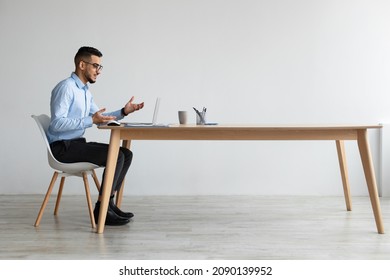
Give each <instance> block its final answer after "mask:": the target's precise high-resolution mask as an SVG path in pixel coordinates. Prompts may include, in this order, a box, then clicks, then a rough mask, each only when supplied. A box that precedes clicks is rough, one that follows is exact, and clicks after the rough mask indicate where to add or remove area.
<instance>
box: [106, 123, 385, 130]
mask: <svg viewBox="0 0 390 280" xmlns="http://www.w3.org/2000/svg"><path fill="white" fill-rule="evenodd" d="M382 127H383V125H382V124H217V125H197V124H169V125H165V126H163V125H161V126H126V123H122V124H121V125H120V126H107V125H100V126H98V128H100V129H132V130H134V129H167V128H169V129H172V128H173V129H183V130H186V129H191V130H192V129H197V130H205V129H206V130H214V129H217V130H218V129H223V130H225V129H232V130H235V129H238V130H239V129H256V130H262V129H264V130H269V129H276V130H297V129H298V130H316V129H320V130H323V129H335V130H338V129H341V130H342V129H375V128H376V129H378V128H382Z"/></svg>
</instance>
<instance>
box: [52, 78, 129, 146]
mask: <svg viewBox="0 0 390 280" xmlns="http://www.w3.org/2000/svg"><path fill="white" fill-rule="evenodd" d="M98 110H99V108H98V107H97V105H96V104H95V102H94V100H93V97H92V94H91V92H90V91H89V87H88V84H84V83H83V82H82V81H81V80H80V79H79V77H78V76H77V75H76V74H75V73H72V75H71V76H70V77H69V78H67V79H65V80H63V81H61V82H59V83H58V84H57V85H56V86H55V88H54V89H53V91H52V93H51V100H50V111H51V122H50V126H49V130H48V133H47V136H48V140H49V143H52V142H54V141H58V140H69V139H75V138H80V137H83V135H84V133H85V129H86V128H88V127H91V126H92V125H93V122H92V115H93V114H94V113H96V112H97V111H98ZM105 115H110V116H115V117H116V119H117V120H120V119H122V118H123V115H122V113H121V110H117V111H114V112H110V113H105Z"/></svg>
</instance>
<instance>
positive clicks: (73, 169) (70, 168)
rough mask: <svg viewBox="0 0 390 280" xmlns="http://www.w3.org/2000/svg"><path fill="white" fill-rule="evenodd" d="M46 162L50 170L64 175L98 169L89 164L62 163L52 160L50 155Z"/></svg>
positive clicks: (96, 166)
mask: <svg viewBox="0 0 390 280" xmlns="http://www.w3.org/2000/svg"><path fill="white" fill-rule="evenodd" d="M48 160H49V165H50V167H51V168H53V169H55V170H58V171H62V172H65V173H70V174H79V173H81V172H83V171H91V170H94V169H96V168H99V167H100V166H98V165H96V164H93V163H91V162H73V163H63V162H59V161H57V160H53V158H52V157H51V156H50V155H48Z"/></svg>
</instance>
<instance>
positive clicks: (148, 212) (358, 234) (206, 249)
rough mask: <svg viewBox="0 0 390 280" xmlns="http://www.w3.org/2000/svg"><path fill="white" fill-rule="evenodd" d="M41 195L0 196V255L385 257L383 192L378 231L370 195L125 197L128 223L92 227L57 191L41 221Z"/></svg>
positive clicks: (77, 200)
mask: <svg viewBox="0 0 390 280" xmlns="http://www.w3.org/2000/svg"><path fill="white" fill-rule="evenodd" d="M42 199H43V196H42V195H18V196H5V195H3V196H0V227H1V232H0V248H1V251H0V259H3V260H6V259H9V260H15V259H17V260H23V259H24V260H31V259H37V260H42V259H56V260H64V259H70V260H73V259H92V260H97V259H105V260H110V259H126V260H130V259H139V260H161V259H166V260H173V259H175V260H176V259H182V260H191V259H193V260H202V259H203V260H217V259H223V260H228V259H256V260H294V259H298V260H356V259H363V260H389V259H390V199H389V198H386V199H383V198H382V199H381V209H382V214H383V218H384V225H385V231H386V233H385V234H377V231H376V226H375V222H374V216H373V213H372V209H371V204H370V202H369V198H368V197H353V198H352V202H353V204H352V206H353V211H352V212H347V211H346V210H345V203H344V198H343V197H296V196H289V197H279V196H274V197H263V196H222V197H220V196H194V197H182V196H162V197H161V196H148V197H124V200H123V207H122V208H123V210H131V211H133V212H134V213H135V218H134V219H133V220H132V222H131V223H129V224H128V225H126V226H121V227H108V226H107V227H106V228H105V231H104V233H103V234H96V233H95V232H94V231H93V230H92V229H91V227H90V223H89V217H88V213H87V208H86V201H85V198H84V196H66V195H64V196H63V199H62V204H61V208H60V213H59V216H58V217H54V216H53V214H52V213H53V209H54V207H53V205H54V200H55V196H53V197H52V198H51V200H50V202H49V204H48V207H47V209H46V212H45V214H44V216H43V219H42V222H41V226H40V227H39V228H35V227H34V226H33V223H34V221H35V218H36V215H37V213H38V210H39V207H40V204H41V202H42Z"/></svg>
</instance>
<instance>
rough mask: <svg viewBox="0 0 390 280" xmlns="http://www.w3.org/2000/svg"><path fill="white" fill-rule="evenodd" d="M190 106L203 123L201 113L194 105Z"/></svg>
mask: <svg viewBox="0 0 390 280" xmlns="http://www.w3.org/2000/svg"><path fill="white" fill-rule="evenodd" d="M192 108H193V109H194V110H195V112H196V114H197V115H198V116H199V118H200V121H201V122H202V123H205V121H204V118H203V116H202V114H201V113H200V112H199V111H198V110H197V109H196V108H195V107H192Z"/></svg>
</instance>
